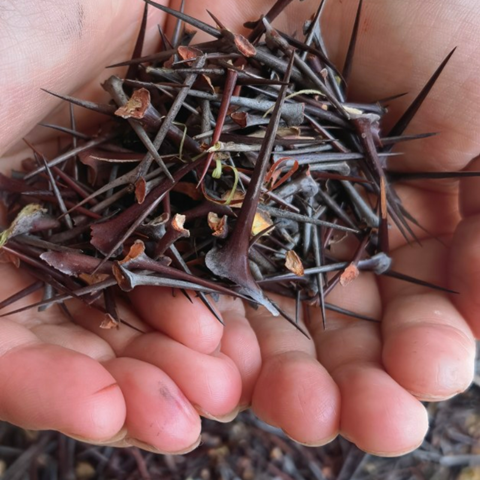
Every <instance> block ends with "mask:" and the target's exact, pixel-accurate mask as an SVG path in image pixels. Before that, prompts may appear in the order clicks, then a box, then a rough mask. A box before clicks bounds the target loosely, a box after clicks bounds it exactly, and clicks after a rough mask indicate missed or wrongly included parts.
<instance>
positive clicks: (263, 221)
mask: <svg viewBox="0 0 480 480" xmlns="http://www.w3.org/2000/svg"><path fill="white" fill-rule="evenodd" d="M272 225H273V222H272V219H271V218H270V215H269V214H268V213H267V212H263V211H261V210H257V213H255V217H254V219H253V225H252V236H255V235H258V234H259V233H261V232H263V231H265V230H267V229H268V228H269V227H271V226H272Z"/></svg>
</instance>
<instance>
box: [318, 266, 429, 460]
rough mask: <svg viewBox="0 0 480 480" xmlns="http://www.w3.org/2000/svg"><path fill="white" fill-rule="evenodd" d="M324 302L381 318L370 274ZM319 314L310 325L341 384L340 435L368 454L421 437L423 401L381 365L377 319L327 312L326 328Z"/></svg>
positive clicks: (391, 452)
mask: <svg viewBox="0 0 480 480" xmlns="http://www.w3.org/2000/svg"><path fill="white" fill-rule="evenodd" d="M328 301H329V302H332V303H334V304H336V305H339V306H341V307H343V308H346V309H348V310H351V311H354V312H356V313H359V314H363V315H367V316H369V317H371V318H377V319H380V318H381V302H380V297H379V293H378V289H377V285H376V281H375V278H374V276H373V275H372V274H369V273H361V274H360V276H359V277H358V278H357V279H355V280H354V281H353V282H351V283H350V284H348V285H346V286H345V287H341V286H339V287H338V288H336V289H335V290H333V292H332V294H330V295H329V296H328ZM319 317H320V315H319V314H318V312H317V314H316V315H315V316H314V317H313V321H312V324H311V327H310V330H311V331H312V335H313V338H314V339H315V344H316V347H317V354H318V359H319V361H320V362H321V363H322V364H323V365H324V366H325V367H326V368H327V370H328V371H329V373H330V374H331V375H332V377H333V379H334V380H335V382H336V383H337V385H338V387H339V388H340V392H341V398H342V409H341V416H340V431H341V434H342V435H343V436H345V437H346V438H348V439H349V440H351V441H352V442H354V443H355V444H356V445H357V446H358V447H359V448H361V449H362V450H364V451H367V452H369V453H373V454H376V455H382V456H396V455H401V454H403V453H406V452H409V451H411V450H414V449H415V448H417V447H418V445H419V444H420V443H421V442H422V441H423V438H424V436H425V433H426V431H427V428H428V418H427V414H426V411H425V409H424V408H423V407H422V405H421V403H420V402H419V401H418V400H416V399H415V398H414V397H413V396H412V395H411V394H409V393H408V392H407V391H405V389H404V388H402V387H401V386H400V385H399V384H398V383H397V382H396V381H395V380H394V379H392V378H391V377H390V376H389V375H387V374H386V373H385V370H384V369H383V367H382V358H381V354H382V339H381V335H380V328H379V325H378V324H375V323H371V322H366V321H362V320H353V319H351V318H348V317H345V316H343V315H339V314H337V313H329V314H328V318H327V329H326V330H324V329H323V326H322V322H321V319H320V318H319Z"/></svg>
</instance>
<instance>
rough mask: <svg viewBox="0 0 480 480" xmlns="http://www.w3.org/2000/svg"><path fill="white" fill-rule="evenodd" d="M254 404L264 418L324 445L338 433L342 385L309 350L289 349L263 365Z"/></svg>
mask: <svg viewBox="0 0 480 480" xmlns="http://www.w3.org/2000/svg"><path fill="white" fill-rule="evenodd" d="M252 406H253V410H254V411H255V413H256V414H257V415H258V416H259V417H260V418H262V419H263V420H264V421H266V422H267V423H270V424H271V425H275V426H278V427H280V428H281V429H282V430H283V431H284V432H285V433H286V434H287V435H288V436H289V437H290V438H292V439H294V440H295V441H297V442H299V443H302V444H305V445H309V446H319V445H324V444H325V443H328V441H330V440H332V439H333V438H335V437H336V435H337V434H338V428H339V420H340V394H339V390H338V387H337V385H336V384H335V382H334V381H333V380H332V378H331V377H330V375H329V374H328V373H327V372H326V371H325V369H324V368H323V367H322V366H321V365H320V364H319V363H318V362H317V361H316V360H315V359H314V358H312V357H310V356H309V355H308V354H305V353H301V352H289V353H283V354H280V355H277V356H274V357H271V358H269V359H268V360H267V361H266V362H265V364H264V365H263V367H262V371H261V373H260V377H259V379H258V382H257V385H256V387H255V391H254V394H253V402H252Z"/></svg>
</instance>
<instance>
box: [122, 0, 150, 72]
mask: <svg viewBox="0 0 480 480" xmlns="http://www.w3.org/2000/svg"><path fill="white" fill-rule="evenodd" d="M147 19H148V3H146V4H145V7H144V9H143V15H142V23H141V24H140V30H139V32H138V36H137V41H136V42H135V47H134V48H133V53H132V60H133V59H135V58H138V57H140V55H141V54H142V50H143V44H144V42H145V32H146V30H147ZM138 68H139V64H138V63H132V64H130V66H129V67H128V70H127V73H126V75H125V78H135V77H136V76H137V72H138Z"/></svg>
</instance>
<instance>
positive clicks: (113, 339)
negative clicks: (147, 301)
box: [67, 297, 153, 356]
mask: <svg viewBox="0 0 480 480" xmlns="http://www.w3.org/2000/svg"><path fill="white" fill-rule="evenodd" d="M115 305H116V310H117V315H118V319H119V320H120V324H119V326H118V328H104V327H103V326H102V325H103V322H104V321H105V320H108V318H107V317H106V316H105V313H104V312H103V311H101V310H99V309H97V308H94V307H93V306H89V305H86V304H85V303H84V302H81V301H79V300H70V301H68V302H67V306H68V310H69V312H70V314H71V315H72V317H73V319H74V321H75V323H76V324H77V325H79V326H80V327H82V328H83V329H84V330H86V331H88V332H91V333H92V334H93V335H95V336H97V337H98V338H100V339H102V340H103V341H104V342H106V343H107V344H108V345H109V347H110V348H111V349H112V350H113V352H114V353H115V355H116V356H121V355H122V352H123V351H124V349H125V348H126V347H127V345H129V344H130V343H131V342H132V341H133V340H134V339H135V338H137V337H139V336H140V335H143V334H144V333H148V332H151V331H153V329H152V328H151V327H150V326H149V325H148V324H147V323H146V322H143V321H142V320H141V319H140V318H139V316H138V315H137V314H136V313H135V312H134V310H133V308H132V307H131V306H130V305H128V303H127V302H125V300H124V299H122V298H118V297H117V298H116V299H115Z"/></svg>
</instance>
